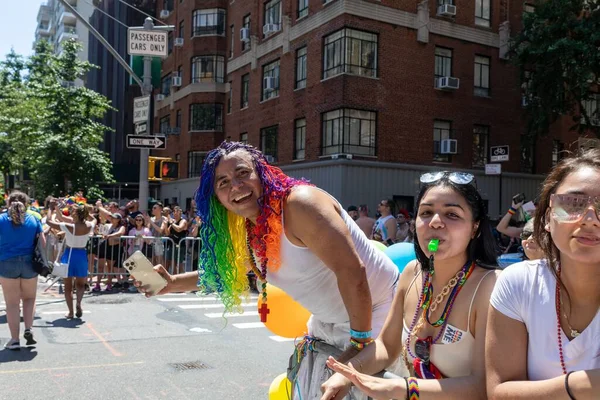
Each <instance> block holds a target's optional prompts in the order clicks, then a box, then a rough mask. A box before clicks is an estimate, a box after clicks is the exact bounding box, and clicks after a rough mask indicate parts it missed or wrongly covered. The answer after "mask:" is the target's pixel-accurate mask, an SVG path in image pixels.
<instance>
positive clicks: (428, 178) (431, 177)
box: [419, 171, 475, 185]
mask: <svg viewBox="0 0 600 400" xmlns="http://www.w3.org/2000/svg"><path fill="white" fill-rule="evenodd" d="M444 178H447V179H448V180H449V181H450V182H452V183H455V184H457V185H468V184H474V183H475V176H473V174H469V173H468V172H449V171H440V172H427V173H426V174H423V175H421V177H420V178H419V181H420V182H421V183H423V184H429V183H434V182H437V181H439V180H440V179H444Z"/></svg>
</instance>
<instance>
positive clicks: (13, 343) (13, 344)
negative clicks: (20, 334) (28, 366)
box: [4, 340, 21, 350]
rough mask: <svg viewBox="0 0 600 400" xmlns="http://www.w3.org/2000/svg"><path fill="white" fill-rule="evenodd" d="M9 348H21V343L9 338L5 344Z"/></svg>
mask: <svg viewBox="0 0 600 400" xmlns="http://www.w3.org/2000/svg"><path fill="white" fill-rule="evenodd" d="M4 348H5V349H8V350H21V343H20V342H19V341H18V340H9V341H8V342H7V343H6V344H5V345H4Z"/></svg>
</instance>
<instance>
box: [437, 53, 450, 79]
mask: <svg viewBox="0 0 600 400" xmlns="http://www.w3.org/2000/svg"><path fill="white" fill-rule="evenodd" d="M446 76H452V50H450V49H445V48H443V47H436V48H435V77H436V78H443V77H446Z"/></svg>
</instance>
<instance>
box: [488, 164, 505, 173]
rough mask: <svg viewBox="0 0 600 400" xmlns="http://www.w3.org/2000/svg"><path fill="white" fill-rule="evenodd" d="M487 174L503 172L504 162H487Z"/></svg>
mask: <svg viewBox="0 0 600 400" xmlns="http://www.w3.org/2000/svg"><path fill="white" fill-rule="evenodd" d="M485 174H486V175H500V174H502V164H485Z"/></svg>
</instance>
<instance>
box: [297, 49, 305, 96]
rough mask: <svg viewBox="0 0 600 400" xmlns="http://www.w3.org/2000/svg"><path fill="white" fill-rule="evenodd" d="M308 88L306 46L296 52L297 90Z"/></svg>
mask: <svg viewBox="0 0 600 400" xmlns="http://www.w3.org/2000/svg"><path fill="white" fill-rule="evenodd" d="M305 87H306V46H304V47H301V48H299V49H298V50H296V89H302V88H305Z"/></svg>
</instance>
